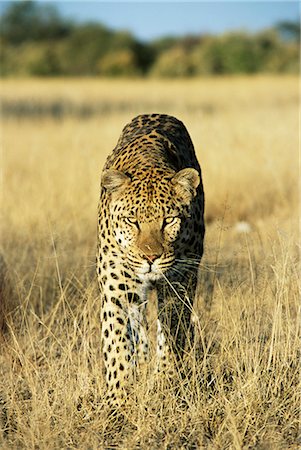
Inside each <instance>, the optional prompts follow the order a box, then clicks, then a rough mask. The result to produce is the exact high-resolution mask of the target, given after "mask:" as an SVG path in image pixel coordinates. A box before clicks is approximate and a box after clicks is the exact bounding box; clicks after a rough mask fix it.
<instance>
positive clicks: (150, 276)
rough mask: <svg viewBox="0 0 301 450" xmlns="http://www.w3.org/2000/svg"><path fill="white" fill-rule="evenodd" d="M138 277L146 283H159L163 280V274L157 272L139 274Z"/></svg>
mask: <svg viewBox="0 0 301 450" xmlns="http://www.w3.org/2000/svg"><path fill="white" fill-rule="evenodd" d="M137 275H138V277H139V278H140V280H141V281H143V282H144V283H148V282H150V281H158V280H160V279H161V278H162V274H160V273H156V272H146V273H137Z"/></svg>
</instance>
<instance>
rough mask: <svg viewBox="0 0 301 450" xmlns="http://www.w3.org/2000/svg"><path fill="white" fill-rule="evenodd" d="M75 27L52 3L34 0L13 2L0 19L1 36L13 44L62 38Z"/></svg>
mask: <svg viewBox="0 0 301 450" xmlns="http://www.w3.org/2000/svg"><path fill="white" fill-rule="evenodd" d="M72 28H73V25H72V23H71V22H69V21H66V20H63V19H62V18H61V17H60V16H59V15H58V13H57V11H56V9H55V8H54V7H53V6H51V5H47V4H46V5H40V4H38V3H35V2H32V1H20V2H12V3H11V5H10V6H9V7H8V8H7V10H6V11H5V12H4V14H3V15H2V17H1V19H0V36H1V37H2V38H3V39H4V40H5V41H7V42H9V43H11V44H20V43H24V42H26V41H31V40H33V41H40V40H45V39H46V40H47V39H61V38H63V37H65V36H68V35H69V34H70V32H71V30H72Z"/></svg>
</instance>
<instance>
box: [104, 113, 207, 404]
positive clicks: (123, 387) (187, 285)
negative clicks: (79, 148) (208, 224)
mask: <svg viewBox="0 0 301 450" xmlns="http://www.w3.org/2000/svg"><path fill="white" fill-rule="evenodd" d="M203 211H204V194H203V186H202V179H201V169H200V166H199V163H198V161H197V159H196V155H195V152H194V148H193V144H192V142H191V139H190V137H189V134H188V132H187V130H186V128H185V126H184V125H183V123H182V122H180V121H179V120H177V119H176V118H174V117H171V116H168V115H163V114H150V115H141V116H138V117H136V118H135V119H133V120H132V122H131V123H129V124H128V125H126V127H125V128H124V129H123V132H122V134H121V136H120V138H119V140H118V143H117V146H116V147H115V149H114V150H113V152H112V153H111V155H110V156H109V157H108V159H107V161H106V164H105V166H104V170H103V173H102V178H101V197H100V202H99V221H98V223H99V228H98V253H97V275H98V281H99V286H100V291H101V296H102V312H101V314H102V315H101V324H102V349H103V358H104V366H105V372H106V382H107V387H108V397H109V401H110V403H112V404H119V403H120V402H121V401H122V400H123V398H124V397H125V395H126V391H127V387H128V386H129V385H130V384H131V383H132V382H133V381H134V379H135V377H136V375H137V373H138V372H139V368H140V367H141V366H142V365H143V364H144V363H146V362H147V361H148V358H149V339H148V332H149V328H150V323H149V322H148V318H147V312H146V311H147V301H148V299H149V294H150V292H154V291H155V292H156V296H157V302H158V305H157V310H158V318H157V332H156V333H157V334H156V340H157V343H156V345H157V348H156V354H157V362H158V367H159V368H164V367H165V365H166V359H167V358H168V355H169V354H170V350H171V349H169V348H168V345H167V342H169V343H171V345H172V347H173V350H174V352H175V353H176V354H178V355H180V354H181V352H182V351H183V349H184V346H185V340H186V337H187V335H189V333H190V331H191V322H190V316H191V309H192V303H193V299H194V295H195V290H196V283H197V271H198V265H199V262H200V259H201V257H202V253H203V239H204V232H205V229H204V221H203ZM170 299H171V300H170Z"/></svg>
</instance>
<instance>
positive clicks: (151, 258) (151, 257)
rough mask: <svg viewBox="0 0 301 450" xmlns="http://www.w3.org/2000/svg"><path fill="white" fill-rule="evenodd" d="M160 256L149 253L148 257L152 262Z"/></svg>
mask: <svg viewBox="0 0 301 450" xmlns="http://www.w3.org/2000/svg"><path fill="white" fill-rule="evenodd" d="M158 258H160V255H147V259H148V260H149V261H151V262H154V261H155V259H158Z"/></svg>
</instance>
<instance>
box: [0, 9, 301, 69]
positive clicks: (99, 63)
mask: <svg viewBox="0 0 301 450" xmlns="http://www.w3.org/2000/svg"><path fill="white" fill-rule="evenodd" d="M299 39H300V24H299V23H298V22H280V23H279V24H277V25H276V26H275V27H274V29H271V30H266V31H263V32H260V33H256V34H248V33H244V32H232V33H228V34H224V35H221V36H209V35H208V36H195V35H191V36H185V37H164V38H161V39H157V40H155V41H153V42H150V43H144V42H140V41H139V40H137V39H136V38H135V37H134V36H133V35H132V34H131V33H130V32H128V31H117V32H116V31H113V30H110V29H109V28H107V27H106V26H104V25H102V24H99V23H84V24H75V23H72V22H70V21H68V20H66V19H64V18H62V17H61V16H60V15H59V14H58V12H57V10H56V9H55V7H53V6H49V5H48V4H46V3H42V2H39V3H36V2H33V1H28V0H24V1H14V2H10V3H9V4H8V6H7V8H6V9H5V11H4V13H3V14H2V17H1V18H0V45H1V53H0V58H1V59H0V66H1V74H2V75H5V76H9V75H11V74H13V75H17V74H19V75H39V76H43V75H51V76H56V75H72V76H78V75H97V74H101V75H107V76H137V75H140V76H141V75H148V74H151V75H156V76H162V77H189V76H195V75H202V74H217V75H218V74H228V73H230V74H235V73H257V72H260V71H268V72H286V71H289V72H290V71H291V72H298V66H299V50H298V42H299Z"/></svg>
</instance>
